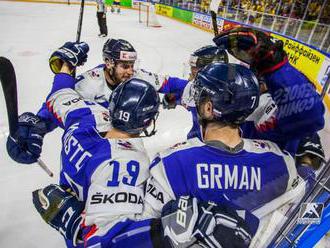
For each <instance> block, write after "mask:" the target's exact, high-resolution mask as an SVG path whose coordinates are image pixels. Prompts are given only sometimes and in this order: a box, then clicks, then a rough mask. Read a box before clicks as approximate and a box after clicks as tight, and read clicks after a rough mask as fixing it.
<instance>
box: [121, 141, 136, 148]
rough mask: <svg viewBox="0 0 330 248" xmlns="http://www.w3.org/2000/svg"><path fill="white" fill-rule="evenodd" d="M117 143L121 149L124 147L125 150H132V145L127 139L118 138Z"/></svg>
mask: <svg viewBox="0 0 330 248" xmlns="http://www.w3.org/2000/svg"><path fill="white" fill-rule="evenodd" d="M118 145H119V146H120V147H121V148H122V149H125V150H133V148H134V147H133V145H132V144H131V143H130V142H128V141H125V140H119V141H118Z"/></svg>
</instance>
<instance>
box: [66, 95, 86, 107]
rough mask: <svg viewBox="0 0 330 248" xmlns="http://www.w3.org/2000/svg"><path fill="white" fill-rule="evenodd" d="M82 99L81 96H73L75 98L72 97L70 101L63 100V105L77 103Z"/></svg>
mask: <svg viewBox="0 0 330 248" xmlns="http://www.w3.org/2000/svg"><path fill="white" fill-rule="evenodd" d="M81 100H82V98H81V97H76V98H73V99H71V100H69V101H66V102H63V103H62V105H64V106H71V104H75V103H77V102H79V101H81Z"/></svg>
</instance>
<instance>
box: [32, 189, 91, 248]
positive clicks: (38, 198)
mask: <svg viewBox="0 0 330 248" xmlns="http://www.w3.org/2000/svg"><path fill="white" fill-rule="evenodd" d="M32 199H33V204H34V207H35V208H36V209H37V211H38V213H39V214H40V215H41V217H42V218H43V219H44V221H46V223H47V224H49V225H50V226H51V227H53V228H55V229H56V230H57V231H58V232H60V233H61V234H62V235H63V236H64V238H66V239H69V240H72V241H73V243H74V244H76V242H77V240H78V239H79V235H80V234H79V231H80V224H81V222H82V216H81V213H82V211H83V210H84V206H85V204H84V203H83V202H81V201H79V200H78V199H77V197H76V196H75V195H74V194H73V193H71V192H69V191H66V190H64V189H63V188H62V187H60V186H59V185H56V184H50V185H48V186H47V187H45V188H43V189H38V190H35V191H33V192H32Z"/></svg>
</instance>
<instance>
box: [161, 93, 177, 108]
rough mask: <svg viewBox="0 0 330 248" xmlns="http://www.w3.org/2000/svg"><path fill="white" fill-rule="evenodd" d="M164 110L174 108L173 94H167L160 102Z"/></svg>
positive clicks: (174, 97)
mask: <svg viewBox="0 0 330 248" xmlns="http://www.w3.org/2000/svg"><path fill="white" fill-rule="evenodd" d="M162 105H163V108H164V109H174V108H175V107H176V96H175V94H174V93H167V94H165V95H164V97H163V100H162Z"/></svg>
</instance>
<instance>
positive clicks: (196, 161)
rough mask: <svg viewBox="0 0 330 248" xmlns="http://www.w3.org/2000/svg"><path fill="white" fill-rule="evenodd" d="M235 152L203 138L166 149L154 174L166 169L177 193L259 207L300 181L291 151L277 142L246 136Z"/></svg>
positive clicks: (248, 206)
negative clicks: (246, 138)
mask: <svg viewBox="0 0 330 248" xmlns="http://www.w3.org/2000/svg"><path fill="white" fill-rule="evenodd" d="M243 143H244V144H243V147H242V148H241V149H240V150H239V151H236V152H229V151H227V150H226V149H224V148H222V147H218V146H217V145H216V144H215V145H206V144H205V143H202V142H201V141H200V140H198V139H197V138H195V139H191V140H188V141H187V142H186V143H185V144H182V145H179V146H178V147H175V148H171V149H169V150H167V151H166V152H164V153H161V154H160V159H159V163H158V164H154V166H153V168H152V170H151V174H152V176H153V177H154V178H155V179H156V180H157V177H158V175H159V174H160V173H159V171H161V170H163V171H164V172H165V173H164V172H162V174H163V175H165V177H166V180H165V181H167V182H168V187H169V189H170V191H172V195H174V196H175V197H178V196H181V195H192V196H195V197H197V198H198V199H201V200H204V201H214V202H221V198H222V197H225V198H227V199H229V200H231V201H232V202H234V203H235V204H236V205H238V206H241V207H243V208H245V209H247V210H250V211H253V210H255V209H258V208H260V207H262V206H263V205H264V204H266V203H268V202H270V201H272V200H273V199H275V198H277V197H278V196H280V195H282V194H283V193H285V192H286V191H288V190H290V189H291V188H292V187H294V186H295V185H296V182H297V172H296V169H295V164H294V160H293V158H292V157H290V155H287V154H285V153H283V152H282V151H280V149H279V148H278V147H277V145H275V144H274V143H272V142H268V141H260V140H245V139H244V141H243Z"/></svg>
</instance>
